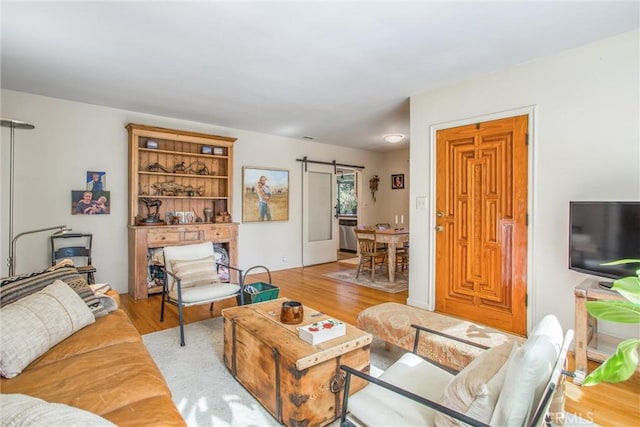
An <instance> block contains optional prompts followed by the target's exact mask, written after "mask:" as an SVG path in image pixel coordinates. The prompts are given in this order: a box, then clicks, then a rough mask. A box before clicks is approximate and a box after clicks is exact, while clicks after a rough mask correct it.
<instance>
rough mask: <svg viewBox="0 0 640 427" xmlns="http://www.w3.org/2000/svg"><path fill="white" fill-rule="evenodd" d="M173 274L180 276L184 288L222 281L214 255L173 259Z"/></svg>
mask: <svg viewBox="0 0 640 427" xmlns="http://www.w3.org/2000/svg"><path fill="white" fill-rule="evenodd" d="M170 262H171V269H172V270H173V274H175V275H176V276H178V277H179V278H180V286H182V289H183V290H184V289H185V288H188V287H191V286H202V285H210V284H212V283H218V282H220V278H219V277H218V275H217V274H216V264H215V261H214V258H213V255H211V256H208V257H206V258H200V259H194V260H177V259H174V260H171V261H170Z"/></svg>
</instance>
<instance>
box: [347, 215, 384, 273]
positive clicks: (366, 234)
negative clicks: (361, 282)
mask: <svg viewBox="0 0 640 427" xmlns="http://www.w3.org/2000/svg"><path fill="white" fill-rule="evenodd" d="M353 232H354V233H355V234H356V239H357V240H358V248H359V250H360V262H359V263H358V270H357V271H356V278H358V277H359V276H360V272H362V271H364V270H365V269H367V268H369V269H370V270H371V281H372V282H373V281H375V277H376V266H381V267H384V265H385V262H386V259H387V250H386V249H385V248H382V247H381V243H380V242H378V240H377V237H376V230H372V229H364V228H356V229H354V230H353Z"/></svg>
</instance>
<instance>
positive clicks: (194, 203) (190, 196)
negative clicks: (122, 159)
mask: <svg viewBox="0 0 640 427" xmlns="http://www.w3.org/2000/svg"><path fill="white" fill-rule="evenodd" d="M126 128H127V130H128V131H129V219H128V228H129V254H130V256H129V294H130V295H131V296H132V297H133V298H135V299H142V298H147V296H148V295H149V294H153V293H159V292H161V291H162V287H161V286H158V284H157V280H154V277H153V271H152V268H151V266H152V265H153V263H154V262H157V261H154V260H153V257H154V252H155V251H154V250H157V249H159V248H162V247H164V246H171V245H183V244H191V243H197V242H204V241H211V242H213V243H216V244H217V245H218V246H219V247H221V248H224V249H225V250H226V252H227V253H228V255H229V263H230V264H232V265H235V264H236V261H237V238H238V225H237V224H235V223H232V222H230V218H231V217H230V214H229V211H230V210H231V207H232V206H233V203H232V194H231V189H232V188H233V176H232V172H233V144H234V142H235V141H236V139H235V138H230V137H225V136H217V135H208V134H203V133H196V132H188V131H181V130H174V129H165V128H159V127H153V126H145V125H140V124H134V123H130V124H128V125H127V126H126ZM151 217H155V219H149V218H151ZM216 218H218V219H220V218H225V219H226V221H225V222H224V223H215V221H216Z"/></svg>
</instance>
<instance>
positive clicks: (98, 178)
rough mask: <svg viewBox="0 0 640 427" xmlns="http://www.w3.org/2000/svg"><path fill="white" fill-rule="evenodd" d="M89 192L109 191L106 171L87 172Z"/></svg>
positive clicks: (86, 181) (86, 182)
mask: <svg viewBox="0 0 640 427" xmlns="http://www.w3.org/2000/svg"><path fill="white" fill-rule="evenodd" d="M84 182H85V184H86V190H87V191H104V190H106V189H107V173H106V172H104V171H87V177H86V179H85V181H84Z"/></svg>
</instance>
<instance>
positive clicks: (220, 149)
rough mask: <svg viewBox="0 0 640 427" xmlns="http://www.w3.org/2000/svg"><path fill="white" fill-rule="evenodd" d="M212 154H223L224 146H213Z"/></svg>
mask: <svg viewBox="0 0 640 427" xmlns="http://www.w3.org/2000/svg"><path fill="white" fill-rule="evenodd" d="M213 154H215V155H216V156H222V155H224V148H223V147H213Z"/></svg>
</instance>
